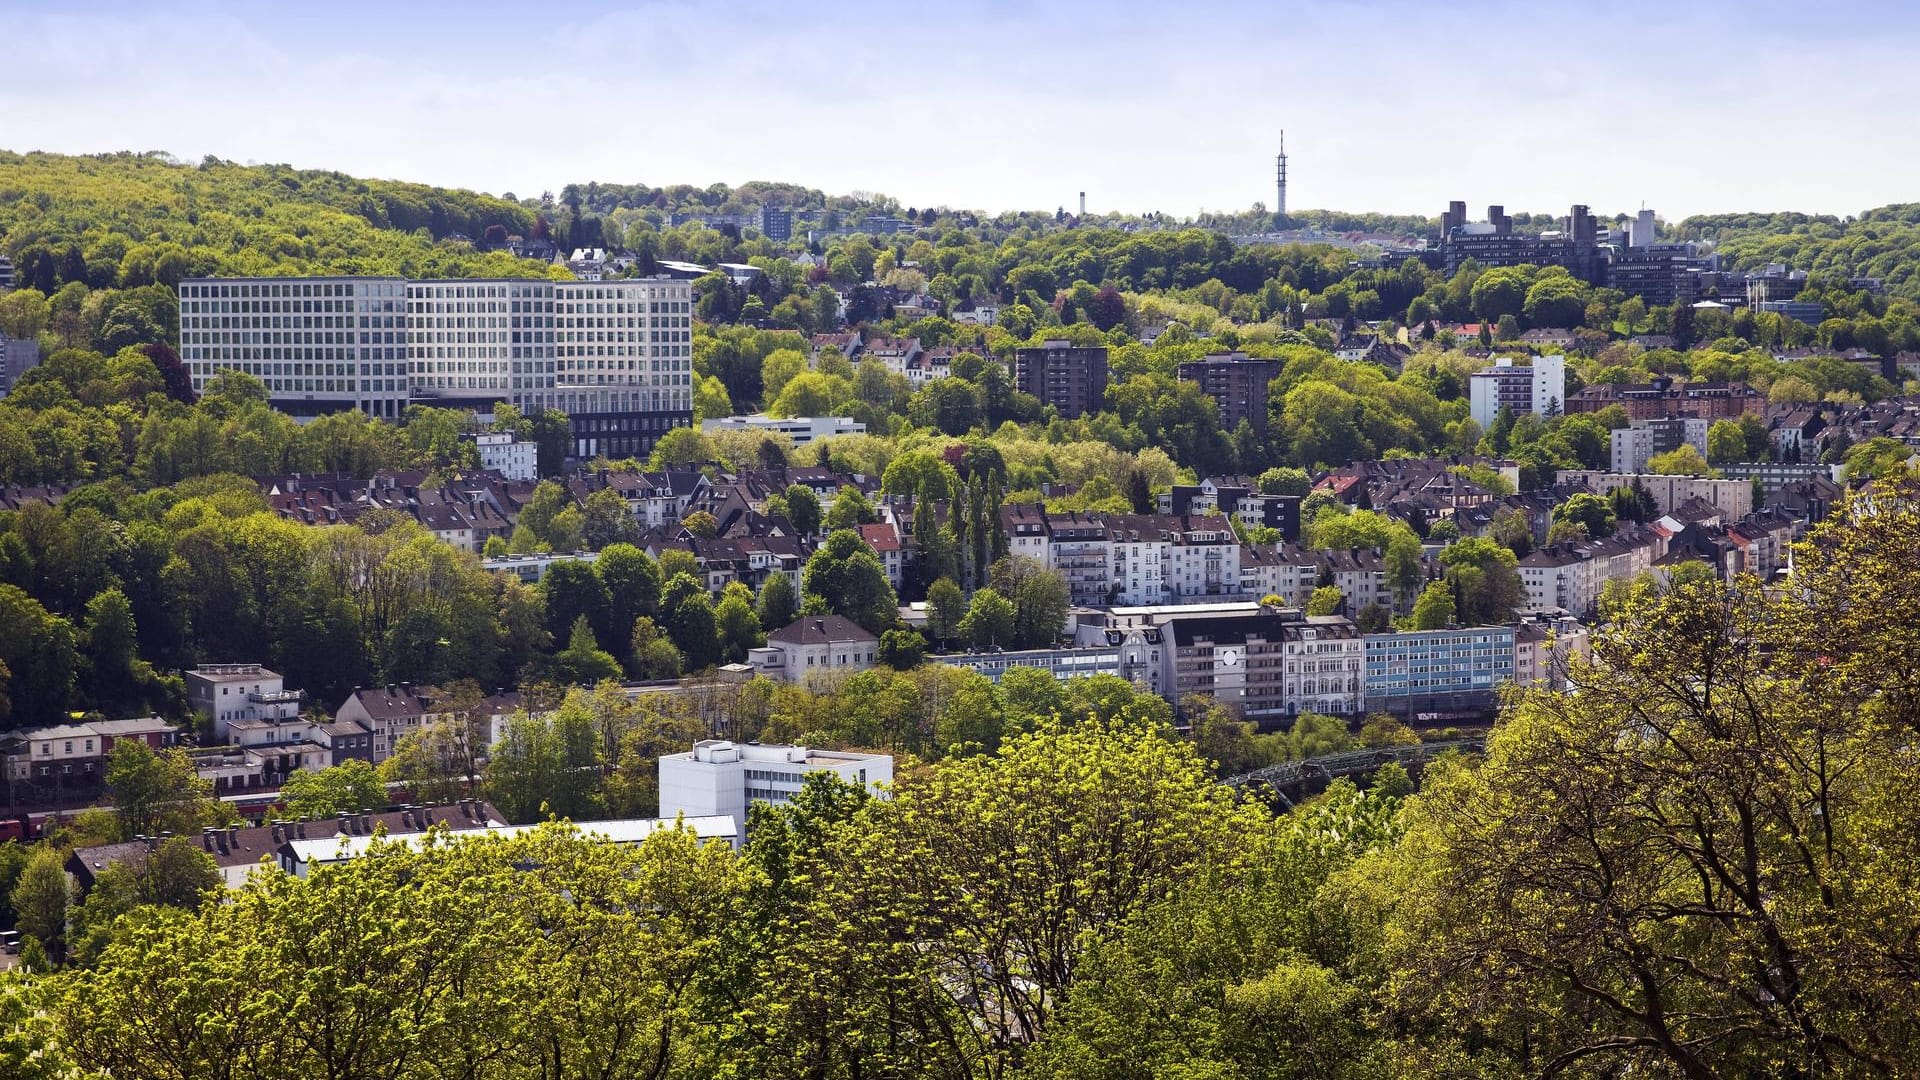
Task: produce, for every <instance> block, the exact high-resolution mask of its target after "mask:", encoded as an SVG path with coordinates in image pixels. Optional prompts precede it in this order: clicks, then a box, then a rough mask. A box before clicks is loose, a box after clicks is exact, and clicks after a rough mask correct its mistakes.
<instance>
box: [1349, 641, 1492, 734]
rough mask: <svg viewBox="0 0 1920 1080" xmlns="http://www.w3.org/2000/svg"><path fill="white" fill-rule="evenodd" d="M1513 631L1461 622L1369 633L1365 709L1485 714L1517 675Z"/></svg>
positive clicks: (1406, 713) (1404, 713)
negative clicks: (1454, 625) (1429, 627)
mask: <svg viewBox="0 0 1920 1080" xmlns="http://www.w3.org/2000/svg"><path fill="white" fill-rule="evenodd" d="M1513 641H1514V629H1513V627H1510V626H1461V627H1450V628H1448V629H1445V630H1407V631H1400V632H1391V633H1383V634H1368V635H1366V640H1365V648H1366V661H1367V709H1368V710H1369V711H1374V712H1388V713H1392V714H1394V715H1396V716H1403V717H1404V716H1414V715H1418V714H1420V713H1457V712H1487V711H1490V710H1492V709H1493V707H1494V706H1495V705H1496V704H1498V698H1497V693H1498V691H1499V688H1500V686H1501V685H1502V684H1504V683H1507V682H1510V681H1512V679H1513V661H1514V652H1513Z"/></svg>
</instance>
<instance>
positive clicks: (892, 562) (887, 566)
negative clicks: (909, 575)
mask: <svg viewBox="0 0 1920 1080" xmlns="http://www.w3.org/2000/svg"><path fill="white" fill-rule="evenodd" d="M860 539H862V540H865V541H866V542H867V546H868V547H870V548H872V549H873V553H874V554H875V555H877V556H879V558H880V566H881V569H883V570H885V571H886V572H887V584H889V585H891V586H893V588H894V590H895V591H896V592H897V591H899V589H900V579H901V577H902V576H903V575H904V574H905V573H906V550H905V545H903V544H902V543H901V540H900V530H899V529H898V528H897V527H895V526H894V524H893V523H892V522H887V521H882V522H877V523H875V524H872V525H862V526H860Z"/></svg>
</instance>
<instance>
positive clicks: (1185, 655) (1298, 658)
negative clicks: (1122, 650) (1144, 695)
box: [1159, 604, 1366, 722]
mask: <svg viewBox="0 0 1920 1080" xmlns="http://www.w3.org/2000/svg"><path fill="white" fill-rule="evenodd" d="M1159 624H1160V626H1161V627H1162V630H1163V632H1164V633H1166V634H1167V635H1169V636H1170V637H1171V641H1170V642H1169V647H1168V648H1166V649H1165V650H1163V651H1164V653H1165V655H1166V663H1165V669H1164V671H1163V676H1162V679H1161V685H1162V686H1163V687H1166V688H1167V689H1169V690H1170V691H1171V695H1170V696H1171V697H1172V699H1173V701H1174V702H1175V708H1176V710H1178V709H1180V703H1181V702H1183V701H1185V699H1186V698H1187V697H1188V696H1190V695H1193V694H1201V695H1204V696H1207V697H1210V698H1213V699H1214V700H1215V701H1217V702H1219V703H1220V704H1222V705H1225V706H1226V707H1228V708H1229V709H1232V710H1233V711H1234V712H1235V713H1236V714H1237V715H1239V716H1242V717H1244V718H1246V719H1248V720H1252V721H1255V722H1260V721H1285V720H1290V719H1291V718H1292V717H1295V716H1298V715H1299V714H1301V713H1303V712H1314V713H1323V714H1327V715H1331V716H1358V715H1360V714H1362V713H1364V712H1365V707H1366V672H1365V670H1364V667H1365V656H1366V643H1365V640H1364V638H1363V636H1362V635H1361V633H1360V630H1359V628H1358V627H1356V626H1355V625H1354V624H1353V621H1352V620H1350V619H1347V618H1344V617H1342V616H1311V617H1310V616H1303V615H1301V614H1300V613H1299V612H1298V611H1282V610H1275V609H1273V608H1265V607H1260V606H1259V605H1252V604H1250V605H1247V607H1246V609H1245V610H1238V611H1232V612H1221V611H1211V612H1207V613H1204V614H1197V615H1195V616H1192V617H1183V616H1182V615H1181V614H1180V613H1179V612H1178V611H1177V610H1169V611H1168V612H1166V613H1165V614H1164V615H1163V616H1162V617H1161V618H1160V619H1159Z"/></svg>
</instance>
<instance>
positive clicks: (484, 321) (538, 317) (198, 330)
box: [180, 278, 693, 457]
mask: <svg viewBox="0 0 1920 1080" xmlns="http://www.w3.org/2000/svg"><path fill="white" fill-rule="evenodd" d="M180 311H181V319H180V323H181V333H180V342H181V358H182V360H183V361H184V362H185V363H186V364H187V370H188V372H189V373H190V374H191V375H192V376H193V379H194V386H195V388H196V389H204V388H205V385H206V382H207V381H208V380H210V379H212V378H213V377H214V376H215V375H217V374H218V373H219V372H220V371H221V370H225V369H228V368H234V369H238V370H242V371H246V372H248V373H250V374H254V375H258V376H260V377H261V378H262V379H263V380H265V381H266V383H267V390H268V393H269V395H270V400H271V401H272V403H273V405H274V407H275V408H278V409H281V410H283V411H285V412H289V413H292V414H293V415H295V416H302V417H311V416H318V415H321V414H323V413H327V412H335V411H338V410H341V409H348V408H359V409H361V410H363V411H365V412H367V413H369V414H371V415H373V416H378V417H383V418H388V419H393V418H397V417H399V416H400V415H401V413H402V412H404V411H405V409H406V406H407V405H408V404H409V403H410V402H419V403H421V404H427V405H438V406H446V407H458V408H471V409H475V410H478V411H481V412H486V411H490V410H491V408H492V407H493V405H494V404H495V403H498V402H503V401H504V402H510V403H512V404H513V405H514V406H515V407H517V408H519V409H520V410H522V411H523V412H525V411H532V410H536V409H548V408H554V409H559V410H561V411H562V412H565V413H566V414H567V415H568V417H569V418H570V419H571V420H572V425H573V436H574V445H573V453H574V455H575V456H576V457H592V456H595V455H597V454H606V455H608V456H611V457H628V456H640V455H644V454H646V453H647V452H649V451H650V450H651V449H652V447H653V444H654V443H655V442H656V441H658V440H659V438H660V436H661V435H663V434H665V433H666V432H667V431H669V430H671V429H673V428H676V427H686V426H687V425H689V424H690V423H691V422H692V414H693V294H692V286H691V284H690V283H688V282H686V281H676V280H672V279H668V278H632V279H620V280H612V281H542V280H521V279H494V280H456V281H416V282H408V281H404V280H402V279H399V278H281V279H200V280H192V281H186V282H182V283H181V286H180Z"/></svg>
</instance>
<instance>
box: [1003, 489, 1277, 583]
mask: <svg viewBox="0 0 1920 1080" xmlns="http://www.w3.org/2000/svg"><path fill="white" fill-rule="evenodd" d="M1000 526H1001V530H1002V532H1003V533H1004V535H1005V537H1006V541H1007V550H1008V552H1009V553H1010V554H1013V555H1019V556H1024V557H1026V558H1030V559H1033V560H1035V561H1037V562H1040V563H1043V564H1044V565H1046V566H1047V567H1048V568H1049V569H1052V570H1055V571H1058V572H1059V574H1060V575H1061V577H1062V578H1064V579H1065V580H1066V583H1067V592H1068V594H1069V596H1070V598H1071V600H1072V602H1073V603H1074V604H1076V605H1079V606H1083V607H1105V606H1108V605H1110V604H1116V603H1117V604H1130V605H1131V604H1158V603H1163V602H1167V601H1173V602H1176V603H1177V602H1181V601H1188V602H1199V601H1204V600H1206V599H1209V598H1211V599H1219V598H1225V597H1239V596H1241V595H1242V589H1243V586H1242V583H1241V579H1242V577H1243V570H1242V566H1241V557H1240V550H1241V544H1240V540H1239V538H1238V537H1237V536H1235V535H1234V532H1233V528H1232V526H1231V525H1230V524H1229V523H1228V522H1227V519H1226V518H1225V517H1223V516H1220V515H1218V514H1212V515H1188V516H1184V517H1177V516H1174V515H1171V514H1111V513H1103V512H1086V511H1070V512H1067V513H1058V514H1054V513H1047V512H1046V511H1045V510H1044V509H1043V508H1042V507H1039V506H1023V505H1018V504H1012V505H1007V506H1003V507H1001V510H1000Z"/></svg>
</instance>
